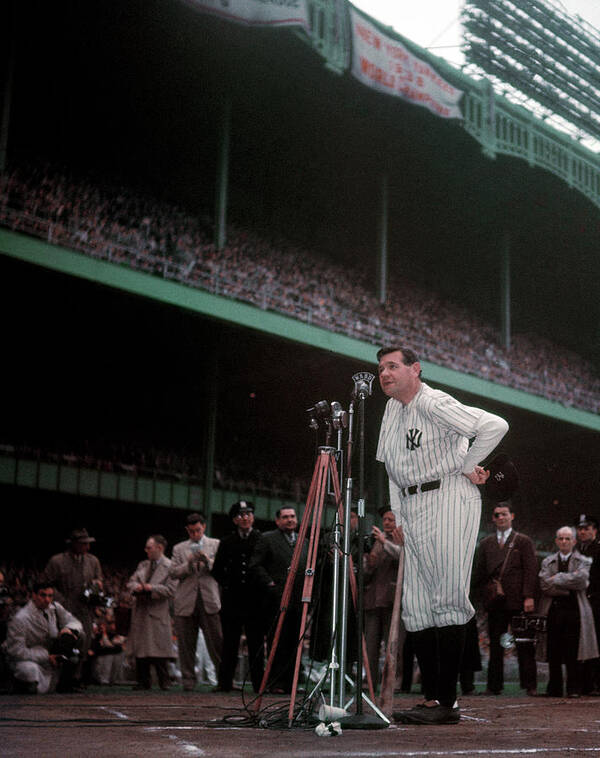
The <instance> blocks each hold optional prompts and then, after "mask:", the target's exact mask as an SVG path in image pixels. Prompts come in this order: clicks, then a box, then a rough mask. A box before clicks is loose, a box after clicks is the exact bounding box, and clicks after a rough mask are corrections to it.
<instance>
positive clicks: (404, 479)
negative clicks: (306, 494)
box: [377, 382, 508, 707]
mask: <svg viewBox="0 0 600 758" xmlns="http://www.w3.org/2000/svg"><path fill="white" fill-rule="evenodd" d="M507 430H508V424H507V423H506V421H504V419H502V418H500V417H499V416H495V415H493V414H491V413H488V412H486V411H484V410H481V409H479V408H472V407H468V406H466V405H463V404H462V403H459V402H458V400H456V399H455V398H453V397H452V396H450V395H448V394H447V393H445V392H442V391H440V390H434V389H432V388H431V387H429V386H428V385H427V384H425V383H424V382H421V383H420V386H419V389H418V391H417V393H416V394H415V396H414V397H413V398H412V399H411V400H410V402H409V403H407V404H406V405H404V404H403V403H402V402H400V401H399V400H396V399H395V398H393V397H390V399H389V400H388V401H387V405H386V408H385V413H384V416H383V421H382V424H381V431H380V435H379V444H378V448H377V460H379V461H382V462H383V463H385V467H386V471H387V474H388V477H389V488H390V504H391V507H392V510H393V512H394V514H395V516H396V522H397V523H398V524H399V525H401V526H402V528H403V530H404V536H405V548H406V551H405V568H404V572H405V573H404V589H403V611H402V618H403V621H404V623H405V626H406V628H407V630H408V631H409V632H412V633H414V634H413V644H414V645H415V651H416V653H417V658H418V660H419V666H420V668H421V670H422V673H423V667H425V668H426V669H427V663H426V662H425V659H426V658H431V657H432V656H431V651H432V650H438V651H439V658H440V660H439V661H438V663H439V664H440V665H441V666H442V667H444V666H448V668H449V670H448V671H445V672H442V679H444V680H445V681H446V683H448V682H450V683H451V681H452V679H454V693H455V692H456V678H457V676H458V668H456V676H455V674H454V669H453V667H454V666H456V663H459V661H458V662H457V661H456V660H454V661H453V660H452V659H456V658H457V655H456V651H457V649H458V650H461V649H462V646H463V643H464V629H465V627H464V625H466V623H467V622H468V621H469V619H470V618H471V617H472V616H473V615H474V609H473V606H472V605H471V602H470V600H469V583H470V578H471V570H472V565H473V555H474V552H475V543H476V538H477V532H478V529H479V521H480V515H481V496H480V493H479V490H478V488H477V487H476V486H475V485H474V484H472V482H471V481H469V479H468V478H467V477H466V476H463V474H467V473H471V472H472V471H473V470H474V468H475V466H476V465H478V464H479V463H480V462H481V461H482V460H483V459H484V458H486V456H488V455H489V453H491V451H492V450H493V449H494V448H495V447H496V445H497V444H498V443H499V442H500V440H501V439H502V437H503V436H504V435H505V434H506V432H507ZM471 439H473V440H474V441H473V443H472V445H471V447H469V440H471ZM438 630H446V631H445V632H444V633H443V634H441V633H440V632H438ZM436 665H437V664H436ZM450 669H452V671H450ZM430 676H431V679H430V680H429V686H427V685H428V682H424V690H425V694H426V698H427V699H428V700H430V699H434V700H435V699H437V700H439V701H440V703H441V702H442V700H444V701H449V702H448V703H447V707H451V706H452V703H453V702H454V698H453V697H452V693H451V690H452V686H451V684H448V686H447V687H446V689H447V691H446V692H445V693H441V692H437V691H436V690H437V687H438V684H439V679H440V677H439V670H438V671H437V672H435V671H434V670H433V668H431V670H430ZM425 677H426V678H427V672H425Z"/></svg>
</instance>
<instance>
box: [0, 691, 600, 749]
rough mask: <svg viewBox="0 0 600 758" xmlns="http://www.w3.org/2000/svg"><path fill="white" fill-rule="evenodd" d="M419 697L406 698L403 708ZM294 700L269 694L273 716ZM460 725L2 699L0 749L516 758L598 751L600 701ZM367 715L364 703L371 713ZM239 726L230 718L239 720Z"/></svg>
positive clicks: (527, 704) (191, 706)
mask: <svg viewBox="0 0 600 758" xmlns="http://www.w3.org/2000/svg"><path fill="white" fill-rule="evenodd" d="M414 702H418V698H417V697H414V696H410V697H409V696H398V697H397V700H396V707H397V708H398V709H400V708H405V707H407V706H410V705H411V704H412V703H414ZM288 705H289V700H282V699H281V698H279V699H277V700H275V699H274V698H273V697H271V696H269V697H265V698H264V700H263V706H264V707H265V709H266V710H265V711H263V713H265V714H267V721H269V720H270V721H271V723H273V715H274V714H276V713H277V712H278V710H279V711H280V712H281V713H282V715H283V716H284V720H285V716H286V715H287V707H288ZM461 708H462V719H461V722H460V723H459V724H457V725H455V726H437V727H425V726H401V725H398V726H396V725H392V726H390V727H389V728H387V729H383V730H366V731H364V730H356V729H352V730H350V729H343V722H342V729H343V733H342V734H341V735H339V736H337V737H329V738H325V737H318V736H317V735H316V734H315V732H314V727H313V726H308V725H307V726H306V727H292V728H291V729H289V728H285V727H284V726H282V727H281V728H277V727H271V726H270V727H267V728H264V727H263V728H261V727H259V726H252V727H250V726H242V725H240V723H241V722H238V723H236V721H235V720H236V719H240V718H244V717H245V715H246V714H245V713H244V711H243V709H242V700H241V695H240V694H239V693H235V694H230V695H229V694H228V695H223V694H213V693H191V694H190V693H185V694H184V693H181V692H174V693H173V694H171V693H129V692H114V693H112V692H101V693H86V694H82V695H46V696H16V695H4V696H2V697H1V698H0V711H1V719H0V725H1V727H2V731H1V732H0V755H2V756H4V757H6V758H8V757H9V756H19V758H23V757H27V758H29V757H30V756H44V757H45V758H52V757H53V756H66V757H67V758H76V757H77V756H94V755H98V756H102V758H111V757H114V758H121V757H122V756H159V755H160V756H191V757H192V758H193V757H195V756H208V757H212V756H228V757H231V758H237V756H240V758H241V756H244V758H252V757H253V756H257V757H258V756H268V757H270V756H273V757H275V756H276V757H277V758H280V756H286V758H299V757H300V756H302V757H304V756H312V755H318V756H322V758H327V757H328V756H345V758H364V757H367V756H423V757H427V756H432V757H433V756H494V757H495V758H502V756H512V755H515V754H538V755H541V756H543V755H550V756H567V755H568V756H578V755H581V756H583V755H588V756H589V755H593V754H600V699H598V698H580V699H577V700H575V699H574V700H562V699H558V698H544V697H539V698H525V697H519V696H517V697H506V696H503V697H485V696H477V697H464V698H462V700H461ZM367 712H369V709H368V707H365V713H367ZM231 719H233V720H234V722H233V723H232V722H231V721H229V723H228V720H231Z"/></svg>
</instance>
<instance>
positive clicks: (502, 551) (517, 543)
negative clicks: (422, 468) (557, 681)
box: [474, 503, 538, 695]
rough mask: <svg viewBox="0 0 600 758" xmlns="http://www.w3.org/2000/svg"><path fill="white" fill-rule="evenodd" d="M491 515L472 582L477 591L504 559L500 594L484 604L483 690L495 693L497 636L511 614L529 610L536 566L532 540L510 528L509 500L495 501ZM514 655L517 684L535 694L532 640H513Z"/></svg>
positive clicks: (499, 679) (499, 664) (499, 666)
mask: <svg viewBox="0 0 600 758" xmlns="http://www.w3.org/2000/svg"><path fill="white" fill-rule="evenodd" d="M492 517H493V519H494V524H495V527H496V530H495V533H494V534H491V535H490V536H489V537H486V538H485V539H483V540H482V541H481V544H480V545H479V552H478V556H477V562H476V569H475V580H474V585H475V586H476V587H477V589H478V590H480V591H481V590H482V588H483V587H484V586H485V584H486V583H487V582H488V581H489V579H490V578H498V577H499V575H500V572H501V571H502V566H503V564H504V561H505V559H506V564H505V566H504V571H502V578H501V584H502V589H503V591H504V595H503V596H502V597H500V598H499V599H498V601H497V602H496V604H495V605H494V606H493V607H491V608H488V619H487V621H488V631H489V637H490V660H489V665H488V679H487V691H488V693H489V694H493V695H498V694H500V692H502V688H503V686H504V648H503V647H502V646H501V645H500V637H501V636H502V635H503V634H504V633H505V632H506V631H507V630H508V626H509V624H510V622H511V619H512V617H513V616H518V615H519V614H521V613H533V611H534V609H535V600H534V596H535V588H536V581H537V572H538V567H537V558H536V555H535V548H534V545H533V542H532V541H531V540H530V539H529V537H526V536H525V535H524V534H520V533H517V532H516V531H514V530H513V528H512V523H513V520H514V518H515V514H514V511H513V509H512V506H511V505H510V503H497V504H496V505H495V507H494V510H493V513H492ZM507 556H508V557H507ZM517 659H518V661H519V678H520V682H521V687H522V688H523V689H524V690H526V691H527V694H528V695H535V694H536V689H537V672H536V665H535V650H534V645H533V643H532V642H523V643H517Z"/></svg>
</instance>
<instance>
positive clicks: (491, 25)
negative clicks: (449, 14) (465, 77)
mask: <svg viewBox="0 0 600 758" xmlns="http://www.w3.org/2000/svg"><path fill="white" fill-rule="evenodd" d="M462 23H463V27H464V54H465V58H466V60H467V61H468V63H470V64H473V65H474V66H475V67H476V68H477V69H479V71H482V72H484V73H485V74H487V75H488V76H489V77H490V78H491V80H492V83H493V84H494V86H495V88H498V89H502V88H504V89H506V87H507V86H508V88H509V92H512V93H513V94H514V93H515V92H517V93H521V95H522V97H521V104H523V105H526V106H528V107H532V104H533V103H535V104H537V105H538V106H539V107H538V108H534V110H537V111H539V110H540V108H541V110H542V115H543V116H544V117H545V118H547V119H548V120H550V121H553V123H554V124H555V125H556V126H557V127H558V128H561V129H563V130H567V131H570V132H571V133H573V134H574V136H576V137H578V138H582V137H586V136H587V137H591V138H592V139H594V140H600V32H599V31H598V30H597V29H595V28H594V27H593V26H591V25H590V24H588V23H587V22H586V21H584V20H583V19H581V18H579V17H573V16H569V15H568V14H567V13H566V12H565V11H564V10H563V8H562V6H560V5H559V4H558V3H557V2H554V0H466V2H465V5H464V8H463V12H462ZM469 73H471V72H469ZM507 96H508V95H507ZM512 99H514V97H513V98H512Z"/></svg>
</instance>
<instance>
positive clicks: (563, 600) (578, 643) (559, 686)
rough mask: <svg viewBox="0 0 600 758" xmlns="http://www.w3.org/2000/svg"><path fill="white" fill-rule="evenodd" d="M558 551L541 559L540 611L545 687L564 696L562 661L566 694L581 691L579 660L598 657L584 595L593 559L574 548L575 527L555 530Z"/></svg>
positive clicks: (576, 694) (587, 604) (589, 611)
mask: <svg viewBox="0 0 600 758" xmlns="http://www.w3.org/2000/svg"><path fill="white" fill-rule="evenodd" d="M555 542H556V546H557V547H558V552H557V553H554V554H553V555H549V556H548V557H547V558H544V560H543V561H542V567H541V569H540V586H541V589H542V599H541V601H540V613H541V614H542V615H544V616H547V617H548V650H547V653H548V674H549V676H548V689H547V694H548V695H549V696H550V697H563V694H564V693H563V675H562V664H563V663H565V664H566V669H567V697H579V695H580V694H581V678H580V662H581V661H588V660H593V659H594V658H597V657H598V645H597V642H596V630H595V629H594V616H593V614H592V609H591V607H590V604H589V601H588V599H587V595H586V589H587V587H588V583H589V575H590V566H591V564H592V559H591V558H589V557H587V556H585V555H581V553H579V552H578V551H577V550H576V549H575V534H574V529H572V527H570V526H563V527H561V528H560V529H559V530H558V531H557V532H556V540H555Z"/></svg>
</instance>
